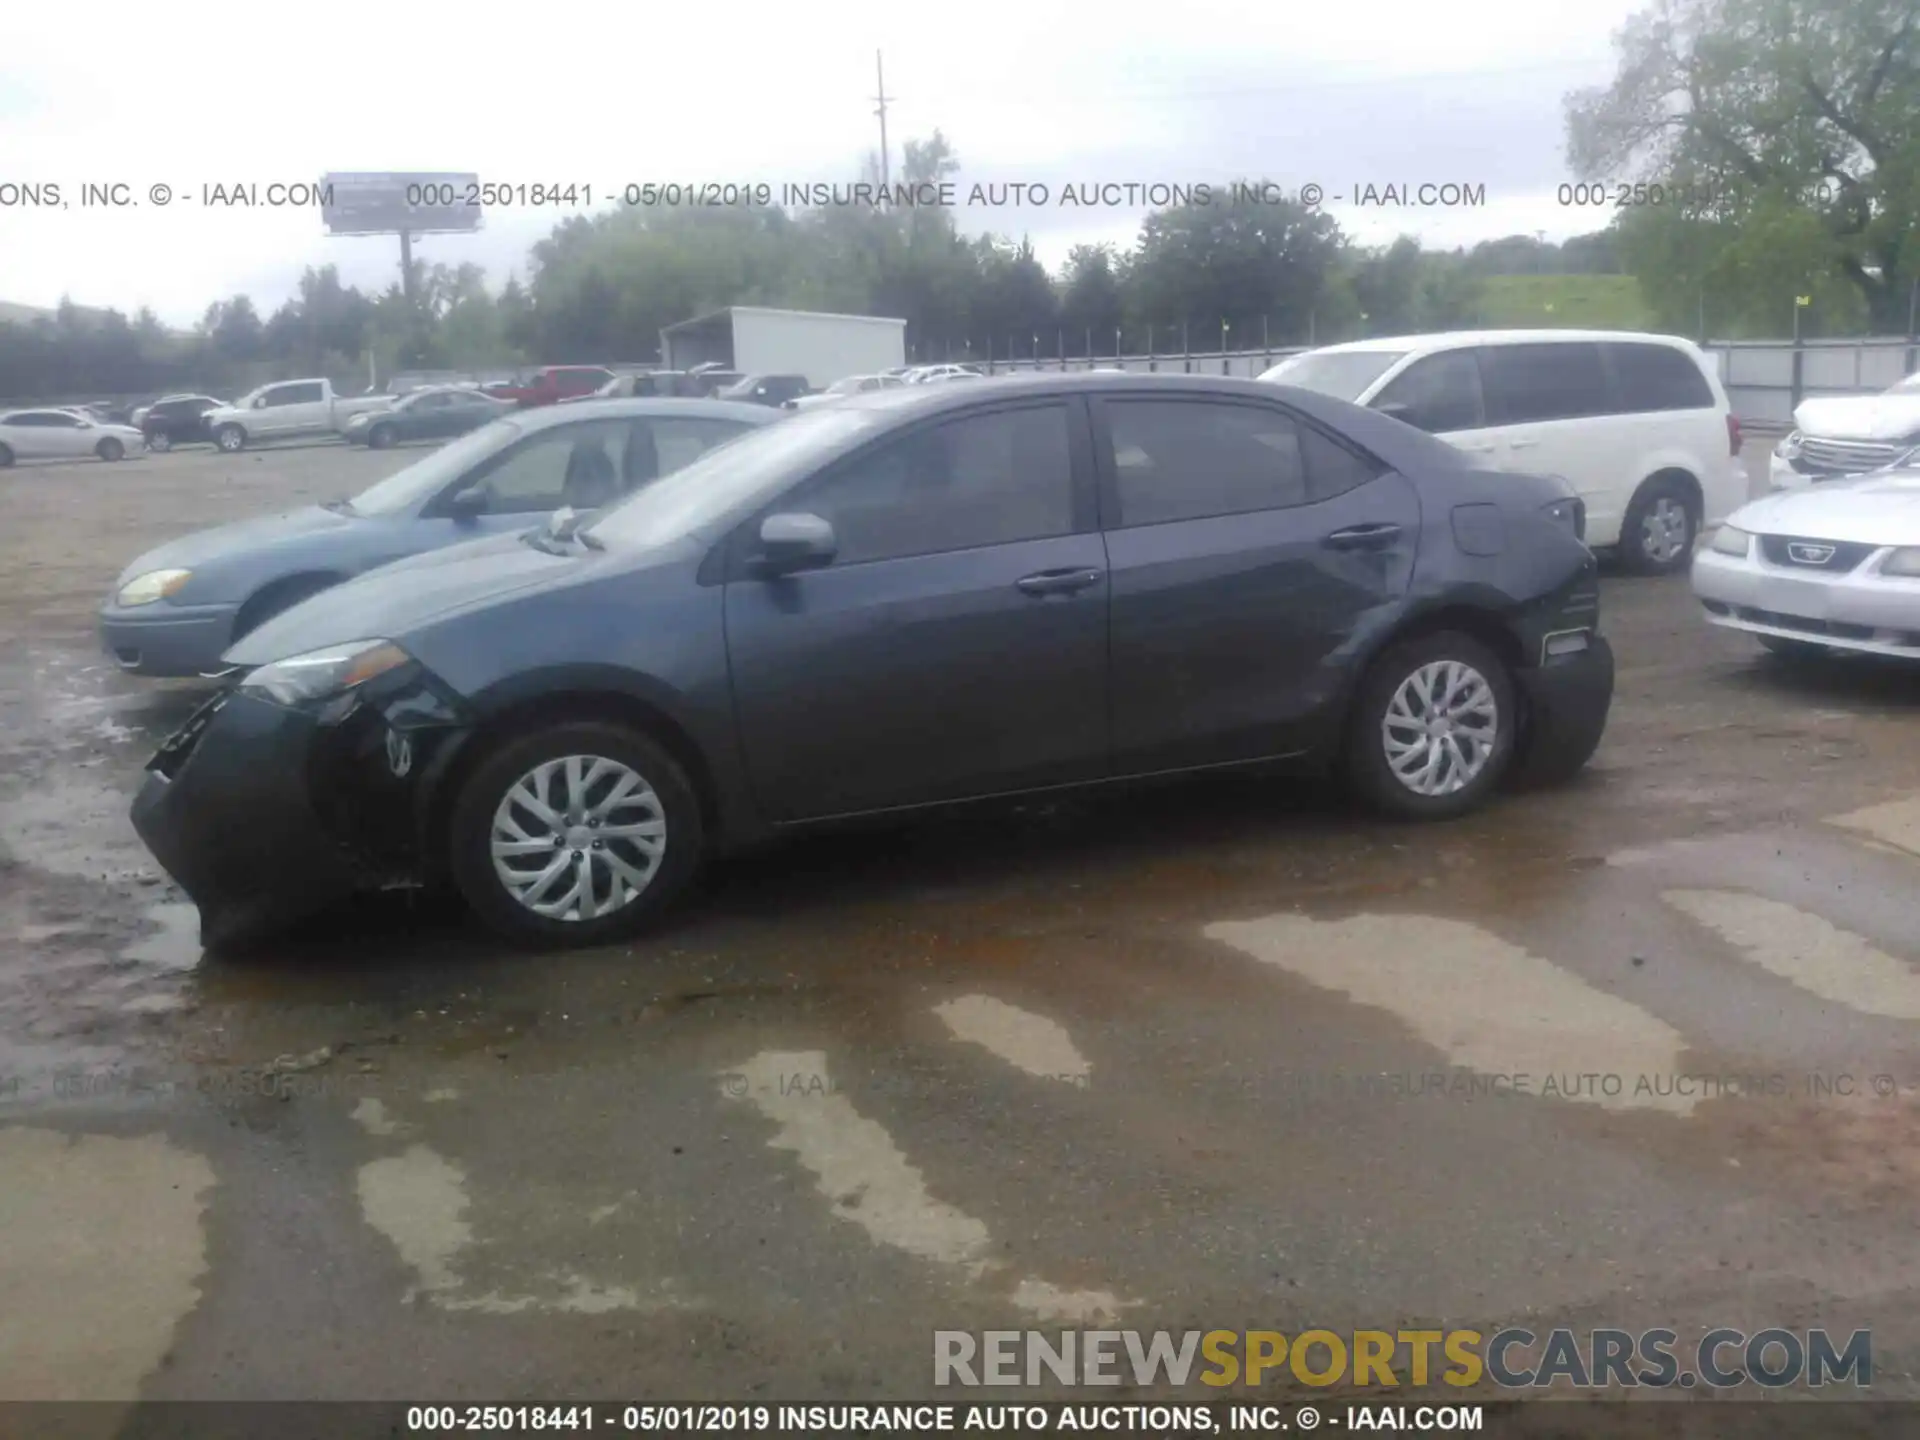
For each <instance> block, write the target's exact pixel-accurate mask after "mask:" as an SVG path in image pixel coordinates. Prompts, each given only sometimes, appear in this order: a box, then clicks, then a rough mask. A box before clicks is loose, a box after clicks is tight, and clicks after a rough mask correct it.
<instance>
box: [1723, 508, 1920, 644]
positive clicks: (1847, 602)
mask: <svg viewBox="0 0 1920 1440" xmlns="http://www.w3.org/2000/svg"><path fill="white" fill-rule="evenodd" d="M1693 591H1694V594H1695V595H1696V596H1698V597H1699V600H1700V603H1701V605H1703V606H1704V607H1705V608H1706V612H1707V619H1708V620H1710V621H1712V622H1713V623H1714V624H1715V625H1722V626H1725V627H1727V628H1728V629H1731V630H1744V631H1746V632H1748V633H1749V634H1751V635H1753V636H1755V637H1756V638H1757V639H1758V640H1759V641H1760V643H1761V644H1762V645H1764V646H1766V648H1767V649H1769V650H1772V651H1774V652H1776V653H1778V654H1784V655H1808V654H1815V653H1818V652H1819V651H1821V650H1825V649H1835V650H1859V651H1864V652H1867V653H1869V654H1875V655H1892V656H1898V657H1900V658H1902V659H1908V660H1920V470H1893V471H1885V472H1881V473H1878V474H1874V475H1869V476H1866V477H1863V478H1861V479H1858V480H1839V481H1829V482H1827V483H1826V484H1823V485H1820V486H1818V487H1813V488H1807V489H1798V490H1785V491H1779V492H1776V493H1774V494H1772V495H1768V496H1766V497H1764V498H1763V499H1759V500H1755V501H1752V502H1751V503H1749V504H1747V505H1745V506H1742V507H1741V508H1740V509H1738V510H1736V511H1734V513H1733V514H1732V515H1731V516H1730V517H1729V518H1728V520H1727V523H1726V524H1724V525H1722V526H1721V527H1720V528H1719V529H1718V530H1716V531H1715V532H1714V534H1713V538H1712V540H1711V541H1709V542H1708V544H1707V545H1706V547H1705V548H1703V549H1702V550H1701V551H1700V553H1699V554H1698V555H1696V556H1695V557H1694V562H1693Z"/></svg>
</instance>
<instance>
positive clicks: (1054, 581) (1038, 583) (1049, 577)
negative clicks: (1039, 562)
mask: <svg viewBox="0 0 1920 1440" xmlns="http://www.w3.org/2000/svg"><path fill="white" fill-rule="evenodd" d="M1100 575H1101V572H1100V571H1098V570H1085V569H1082V570H1042V571H1040V572H1039V573H1038V574H1034V575H1023V576H1021V577H1020V579H1018V580H1016V581H1014V582H1013V583H1014V584H1015V585H1016V586H1018V587H1019V589H1020V590H1021V591H1022V592H1023V593H1024V594H1027V595H1071V594H1073V593H1074V592H1075V591H1079V590H1084V589H1086V588H1087V587H1088V586H1089V585H1097V584H1099V583H1100Z"/></svg>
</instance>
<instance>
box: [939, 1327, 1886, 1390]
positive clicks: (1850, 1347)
mask: <svg viewBox="0 0 1920 1440" xmlns="http://www.w3.org/2000/svg"><path fill="white" fill-rule="evenodd" d="M1282 1378H1285V1379H1290V1380H1292V1381H1294V1382H1295V1383H1297V1384H1301V1385H1312V1386H1333V1385H1353V1386H1380V1387H1383V1388H1390V1387H1394V1386H1399V1385H1404V1384H1412V1385H1415V1386H1420V1385H1427V1384H1431V1383H1433V1382H1434V1381H1436V1380H1437V1381H1439V1382H1441V1383H1444V1384H1447V1385H1455V1386H1460V1387H1463V1388H1464V1387H1466V1386H1471V1385H1478V1384H1480V1383H1481V1382H1482V1381H1483V1380H1491V1381H1492V1382H1493V1383H1494V1384H1495V1385H1498V1386H1501V1387H1502V1388H1504V1389H1514V1390H1518V1389H1543V1388H1545V1387H1547V1386H1551V1385H1554V1384H1562V1385H1568V1386H1573V1387H1577V1388H1580V1389H1592V1388H1603V1387H1610V1386H1620V1387H1624V1388H1627V1389H1641V1388H1651V1389H1666V1388H1675V1387H1677V1388H1679V1389H1692V1388H1694V1387H1696V1386H1702V1385H1704V1386H1706V1387H1707V1388H1709V1389H1715V1390H1726V1389H1732V1388H1734V1387H1736V1386H1740V1385H1746V1384H1754V1385H1760V1386H1763V1387H1766V1388H1768V1389H1779V1388H1782V1387H1784V1386H1789V1385H1809V1386H1823V1385H1831V1384H1837V1383H1842V1382H1844V1383H1849V1384H1852V1385H1854V1386H1856V1387H1865V1386H1868V1385H1871V1384H1872V1383H1873V1333H1872V1332H1871V1331H1869V1330H1855V1331H1854V1332H1853V1333H1852V1334H1851V1335H1849V1336H1848V1337H1847V1338H1846V1341H1845V1342H1844V1343H1836V1342H1835V1341H1834V1339H1833V1337H1832V1336H1831V1335H1830V1334H1829V1333H1828V1332H1827V1331H1825V1330H1806V1331H1797V1330H1786V1329H1777V1328H1776V1329H1768V1330H1757V1331H1754V1332H1753V1333H1751V1334H1749V1333H1747V1332H1746V1331H1744V1330H1736V1329H1732V1328H1726V1327H1723V1328H1719V1329H1714V1330H1709V1331H1707V1332H1706V1333H1705V1334H1704V1335H1702V1336H1701V1337H1700V1338H1699V1340H1698V1341H1696V1342H1695V1343H1693V1344H1692V1345H1690V1346H1688V1345H1683V1344H1682V1343H1681V1341H1680V1337H1679V1335H1678V1333H1677V1332H1675V1331H1672V1330H1644V1331H1641V1332H1640V1333H1639V1334H1635V1333H1633V1332H1632V1331H1629V1330H1612V1329H1595V1330H1588V1331H1584V1332H1582V1331H1576V1330H1571V1329H1556V1330H1549V1331H1548V1332H1547V1333H1546V1334H1545V1335H1536V1334H1535V1333H1534V1332H1533V1331H1531V1330H1523V1329H1520V1328H1518V1327H1514V1328H1509V1329H1505V1330H1498V1331H1495V1332H1494V1333H1493V1334H1492V1335H1490V1336H1489V1335H1483V1334H1482V1333H1481V1332H1480V1331H1478V1330H1397V1331H1392V1330H1355V1331H1353V1332H1351V1333H1347V1334H1336V1333H1335V1332H1334V1331H1331V1330H1304V1331H1301V1332H1300V1333H1299V1334H1297V1335H1292V1336H1288V1335H1286V1334H1284V1333H1282V1332H1281V1331H1278V1330H1245V1331H1241V1330H1205V1331H1202V1330H1187V1331H1180V1332H1175V1331H1171V1330H1153V1331H1141V1330H1062V1331H1058V1332H1056V1333H1055V1334H1053V1335H1047V1334H1043V1333H1042V1332H1040V1331H1037V1330H986V1331H981V1332H979V1333H978V1334H976V1333H974V1332H972V1331H968V1330H936V1331H935V1332H934V1336H933V1383H934V1384H935V1385H940V1386H947V1385H967V1386H977V1385H1048V1384H1055V1385H1123V1384H1132V1385H1135V1386H1140V1387H1145V1386H1151V1385H1190V1384H1193V1383H1195V1382H1197V1383H1199V1384H1201V1385H1211V1386H1214V1387H1217V1388H1218V1387H1226V1386H1230V1385H1245V1386H1257V1385H1260V1384H1263V1383H1265V1382H1267V1381H1268V1380H1269V1379H1273V1380H1279V1379H1282Z"/></svg>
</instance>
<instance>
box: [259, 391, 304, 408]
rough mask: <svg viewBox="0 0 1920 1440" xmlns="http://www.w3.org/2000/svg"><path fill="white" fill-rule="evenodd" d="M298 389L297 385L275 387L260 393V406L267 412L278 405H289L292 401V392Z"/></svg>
mask: <svg viewBox="0 0 1920 1440" xmlns="http://www.w3.org/2000/svg"><path fill="white" fill-rule="evenodd" d="M299 388H300V387H299V386H298V385H275V386H274V387H273V388H272V389H270V390H265V391H262V392H261V395H260V404H261V405H262V406H263V407H264V408H266V409H268V410H272V409H274V408H275V407H276V406H280V405H291V404H293V401H294V391H296V390H298V389H299Z"/></svg>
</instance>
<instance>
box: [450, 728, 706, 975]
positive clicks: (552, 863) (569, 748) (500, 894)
mask: <svg viewBox="0 0 1920 1440" xmlns="http://www.w3.org/2000/svg"><path fill="white" fill-rule="evenodd" d="M447 842H448V857H447V858H448V862H449V869H450V871H451V874H452V877H453V882H454V884H455V886H456V887H457V888H458V889H459V891H460V893H461V895H462V896H463V897H464V898H465V900H466V902H467V904H468V905H470V906H471V907H472V908H473V911H474V913H475V914H476V915H477V916H479V918H480V919H481V921H482V922H484V923H485V924H486V925H487V927H488V928H489V929H492V930H494V931H496V932H497V933H499V934H501V935H504V936H506V937H507V938H508V939H511V940H514V941H517V942H520V943H523V944H532V945H543V946H576V945H599V944H605V943H607V942H609V941H613V940H620V939H624V938H626V937H627V936H629V935H633V934H635V933H637V932H638V931H639V930H641V929H642V928H643V927H644V926H646V925H647V924H648V923H649V922H650V921H652V920H653V919H654V918H655V917H657V916H658V915H659V914H660V913H661V912H662V911H663V910H665V909H666V908H667V906H668V905H670V904H671V903H672V901H673V900H674V898H675V897H676V896H677V895H679V894H680V892H681V891H682V890H684V889H685V888H686V887H687V885H688V883H689V882H690V881H691V880H692V879H693V877H694V874H695V873H696V871H697V870H698V869H699V866H700V861H701V857H702V852H703V850H704V836H703V834H702V828H701V822H700V806H699V803H698V802H697V800H696V799H695V796H694V792H693V787H692V785H691V784H690V783H689V782H688V780H687V777H686V774H685V772H684V771H683V770H682V769H681V768H680V766H679V765H678V764H677V763H676V762H675V761H674V759H673V757H672V756H671V755H669V754H668V753H667V751H666V750H665V748H663V747H662V746H660V745H659V744H657V743H656V742H655V741H654V740H652V739H651V738H650V737H648V736H647V735H644V734H642V733H640V732H639V731H637V730H633V729H630V728H628V727H627V726H624V725H617V724H610V723H607V722H605V721H598V720H593V721H567V722H561V723H558V724H548V725H544V726H542V727H541V728H539V729H537V730H533V731H531V732H529V733H527V734H525V735H522V736H520V737H519V738H518V739H515V740H511V741H509V742H507V743H506V744H504V745H502V746H501V747H500V748H499V749H498V750H496V751H494V752H493V754H491V755H489V756H488V757H487V758H486V759H484V760H482V761H481V762H480V764H479V767H478V768H477V769H476V770H475V771H474V772H473V774H472V775H471V776H469V777H468V779H467V781H466V782H465V784H463V785H462V786H461V787H460V792H459V794H458V796H457V797H456V798H455V800H454V804H453V810H452V814H451V817H450V819H449V822H448V827H447Z"/></svg>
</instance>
